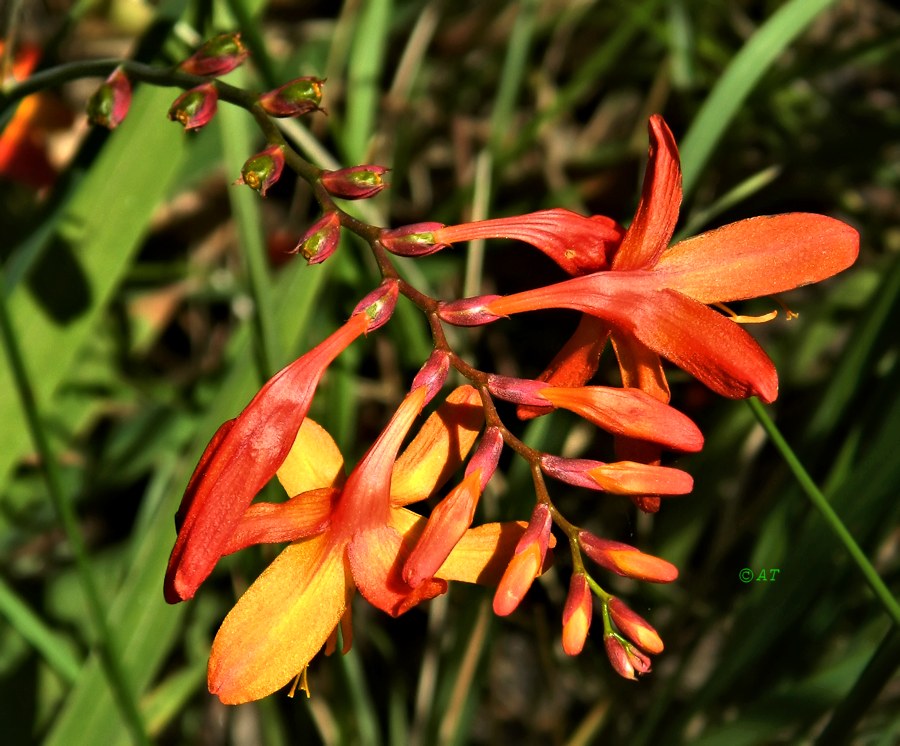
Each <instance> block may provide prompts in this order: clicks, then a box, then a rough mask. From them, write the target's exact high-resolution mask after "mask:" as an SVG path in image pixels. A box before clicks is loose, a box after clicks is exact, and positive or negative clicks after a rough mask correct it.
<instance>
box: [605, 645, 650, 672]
mask: <svg viewBox="0 0 900 746" xmlns="http://www.w3.org/2000/svg"><path fill="white" fill-rule="evenodd" d="M603 644H604V646H605V647H606V655H607V657H608V658H609V662H610V664H612V667H613V669H614V670H615V672H616V673H617V674H619V676H621V677H623V678H625V679H631V680H632V681H633V680H635V679H637V676H635V674H636V673H641V674H643V673H649V672H650V659H649V658H648V657H647V656H646V655H644V654H643V653H642V652H641V651H640V650H637V649H635V648H634V647H633V646H631V645H629V644H628V643H626V642H624V641H623V640H622V639H621V638H620V637H619V636H618V635H616V634H609V635H607V636H606V637H605V638H604V639H603Z"/></svg>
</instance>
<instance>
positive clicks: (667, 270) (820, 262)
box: [655, 212, 859, 303]
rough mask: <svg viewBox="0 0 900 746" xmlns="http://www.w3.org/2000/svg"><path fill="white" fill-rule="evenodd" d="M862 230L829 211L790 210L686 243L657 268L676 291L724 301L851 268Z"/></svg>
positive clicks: (702, 299) (793, 285)
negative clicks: (827, 212) (817, 212)
mask: <svg viewBox="0 0 900 746" xmlns="http://www.w3.org/2000/svg"><path fill="white" fill-rule="evenodd" d="M858 253H859V233H857V232H856V230H854V229H853V228H851V227H850V226H849V225H847V224H846V223H842V222H841V221H839V220H835V219H834V218H829V217H826V216H824V215H813V214H809V213H802V212H796V213H790V214H787V215H772V216H764V217H758V218H750V219H749V220H741V221H740V222H737V223H731V224H730V225H726V226H724V227H722V228H718V229H716V230H714V231H710V232H708V233H703V234H701V235H699V236H695V237H694V238H689V239H687V240H686V241H681V242H680V243H678V244H676V245H675V246H673V247H672V248H670V249H669V250H668V251H666V252H665V253H664V254H663V255H662V258H661V259H660V260H659V263H658V264H657V265H656V268H655V271H656V272H658V273H659V274H660V280H661V282H662V283H663V284H664V285H665V286H666V287H669V288H671V289H672V290H677V291H678V292H680V293H682V294H683V295H687V296H688V297H690V298H693V299H695V300H698V301H700V302H701V303H719V302H727V301H733V300H742V299H744V298H756V297H758V296H761V295H772V294H773V293H781V292H784V291H786V290H791V289H793V288H796V287H800V286H801V285H808V284H809V283H812V282H819V281H821V280H824V279H825V278H827V277H831V276H832V275H834V274H837V273H838V272H840V271H842V270H844V269H847V267H849V266H850V265H851V264H853V262H854V261H855V260H856V256H857V254H858Z"/></svg>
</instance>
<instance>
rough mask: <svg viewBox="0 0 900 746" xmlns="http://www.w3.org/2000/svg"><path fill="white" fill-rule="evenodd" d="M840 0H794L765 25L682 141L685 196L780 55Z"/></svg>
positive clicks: (730, 67)
mask: <svg viewBox="0 0 900 746" xmlns="http://www.w3.org/2000/svg"><path fill="white" fill-rule="evenodd" d="M834 4H835V0H790V2H788V3H785V4H784V5H782V6H781V7H780V8H779V9H778V10H776V11H775V12H774V13H773V14H772V16H771V17H770V18H769V19H768V20H767V21H766V22H765V23H764V24H763V25H762V26H760V27H759V28H758V29H757V30H756V32H755V33H754V34H753V36H751V37H750V39H749V41H748V42H747V43H746V44H745V45H744V46H743V48H742V49H741V50H740V51H739V52H738V53H737V54H736V55H735V56H734V57H733V58H732V60H731V62H730V63H729V65H728V68H727V69H726V70H725V72H724V73H722V76H721V77H720V78H719V80H718V81H717V82H716V85H715V86H714V87H713V89H712V91H710V94H709V96H707V97H706V100H705V101H704V102H703V105H702V106H701V107H700V110H699V111H698V112H697V115H696V116H695V117H694V121H693V122H692V123H691V126H690V128H689V129H688V131H687V133H686V134H685V136H684V138H683V139H682V141H681V145H680V146H679V151H680V153H681V168H682V170H683V172H684V181H683V184H682V186H683V189H684V197H685V200H687V198H688V196H689V195H691V194H692V193H693V191H694V188H695V187H696V186H697V183H698V180H699V179H700V176H701V175H702V173H703V169H704V168H705V167H706V163H707V162H708V161H709V158H710V156H711V155H712V153H713V150H715V147H716V145H718V143H719V141H720V140H721V139H722V136H723V135H724V134H725V130H726V129H728V125H729V124H730V123H731V120H732V119H734V117H735V115H736V114H737V112H738V111H739V109H740V108H741V106H742V105H743V103H744V101H745V100H746V99H747V97H748V96H749V95H750V92H751V91H752V90H753V89H754V88H755V87H756V85H757V84H758V83H759V81H760V80H761V79H762V77H763V76H764V75H765V73H766V72H767V71H768V70H769V68H770V67H771V66H772V64H773V63H774V62H775V60H777V59H778V57H779V56H780V55H781V53H782V52H784V50H785V49H787V47H788V46H789V45H790V43H791V42H792V41H794V39H796V38H797V37H798V36H799V35H800V34H802V33H803V31H804V30H805V29H806V28H807V27H808V26H809V25H810V24H811V23H812V22H813V21H814V20H815V19H816V18H817V17H818V16H819V14H820V13H822V12H823V11H825V10H827V9H828V8H829V7H830V6H832V5H834Z"/></svg>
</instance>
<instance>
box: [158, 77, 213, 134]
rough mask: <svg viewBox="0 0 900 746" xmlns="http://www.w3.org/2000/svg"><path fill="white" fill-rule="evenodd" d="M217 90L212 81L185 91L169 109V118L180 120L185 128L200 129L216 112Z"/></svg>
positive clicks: (174, 120)
mask: <svg viewBox="0 0 900 746" xmlns="http://www.w3.org/2000/svg"><path fill="white" fill-rule="evenodd" d="M218 101H219V91H218V90H217V89H216V86H215V85H214V84H213V83H204V84H203V85H198V86H197V87H196V88H191V89H190V90H189V91H185V92H184V93H182V94H181V95H180V96H179V97H178V98H176V99H175V101H174V102H173V104H172V106H171V108H170V109H169V119H171V120H172V121H173V122H176V121H177V122H181V124H182V126H183V127H184V128H185V129H186V130H196V129H200V128H201V127H202V126H203V125H205V124H208V123H209V121H210V120H211V119H212V118H213V117H214V116H215V114H216V107H217V105H218Z"/></svg>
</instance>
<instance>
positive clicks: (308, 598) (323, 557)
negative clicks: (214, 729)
mask: <svg viewBox="0 0 900 746" xmlns="http://www.w3.org/2000/svg"><path fill="white" fill-rule="evenodd" d="M332 539H333V537H332V536H331V534H330V532H326V533H325V534H322V535H321V536H316V537H313V538H312V539H308V540H307V541H303V542H300V543H299V544H292V545H291V546H289V547H288V548H287V549H285V550H284V551H283V552H282V553H281V554H280V555H278V557H277V558H276V559H275V561H274V562H273V563H272V564H271V565H269V567H268V568H267V569H266V570H265V572H263V574H262V575H260V576H259V578H258V579H257V580H256V582H255V583H253V585H251V586H250V588H248V589H247V592H246V593H244V595H243V596H241V598H240V600H239V601H238V602H237V605H236V606H235V607H234V608H233V609H232V610H231V612H230V613H229V614H228V616H227V617H226V618H225V621H224V622H223V623H222V627H221V628H220V629H219V632H218V634H217V635H216V639H215V641H214V642H213V647H212V654H211V656H210V660H209V671H208V679H209V690H210V692H212V693H213V694H216V695H218V697H219V699H221V700H222V701H223V702H224V703H226V704H239V703H242V702H249V701H251V700H255V699H260V698H261V697H265V696H266V695H267V694H271V693H272V692H274V691H275V690H277V689H279V688H280V687H282V686H284V685H285V684H287V683H288V682H289V681H290V680H291V679H292V678H293V677H294V676H296V675H297V674H298V673H300V671H301V670H302V669H303V667H304V666H306V665H307V664H308V663H309V661H310V660H311V659H312V657H313V656H314V655H315V654H316V653H317V652H318V651H319V649H320V648H321V647H322V645H324V644H325V641H326V640H327V639H328V635H329V634H331V631H332V630H333V629H334V628H335V626H336V625H337V624H338V622H339V621H340V619H341V616H342V614H343V613H344V609H345V607H346V606H347V604H348V602H349V594H350V593H352V584H351V583H350V581H349V578H348V577H347V571H346V569H345V564H344V563H345V558H344V547H343V545H342V544H340V543H335V542H334V541H333V540H332Z"/></svg>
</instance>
